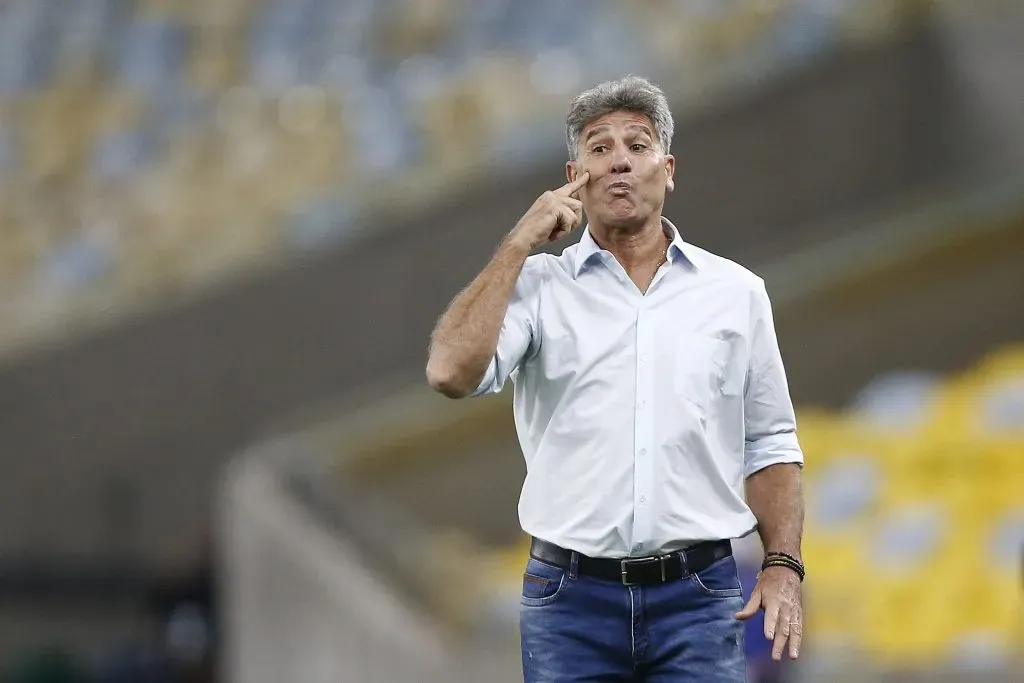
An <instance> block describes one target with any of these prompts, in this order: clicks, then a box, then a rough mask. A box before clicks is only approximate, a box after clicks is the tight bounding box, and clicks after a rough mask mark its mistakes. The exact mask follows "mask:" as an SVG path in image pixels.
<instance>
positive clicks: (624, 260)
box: [590, 216, 669, 272]
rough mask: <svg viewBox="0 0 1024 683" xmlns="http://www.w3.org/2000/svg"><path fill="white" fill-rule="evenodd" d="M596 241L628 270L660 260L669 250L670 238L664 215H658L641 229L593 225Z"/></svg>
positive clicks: (592, 231)
mask: <svg viewBox="0 0 1024 683" xmlns="http://www.w3.org/2000/svg"><path fill="white" fill-rule="evenodd" d="M590 233H591V235H592V236H593V237H594V241H595V242H597V244H598V246H600V247H601V248H602V249H606V250H607V251H609V252H611V254H612V255H613V256H614V257H615V260H617V261H618V262H619V263H620V264H621V265H622V267H623V268H624V269H625V270H626V272H630V271H631V270H632V269H634V268H643V267H644V266H649V265H651V264H653V263H660V262H661V261H662V259H663V258H664V257H665V252H666V251H667V250H668V244H669V239H668V237H666V235H665V230H664V228H663V227H662V224H661V216H654V217H652V219H651V220H649V221H648V222H647V223H645V224H644V225H643V227H641V228H639V229H619V228H608V227H605V226H602V225H593V224H591V226H590Z"/></svg>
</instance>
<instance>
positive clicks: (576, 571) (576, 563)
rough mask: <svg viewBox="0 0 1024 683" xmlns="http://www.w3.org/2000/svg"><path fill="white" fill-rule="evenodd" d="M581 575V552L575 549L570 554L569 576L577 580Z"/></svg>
mask: <svg viewBox="0 0 1024 683" xmlns="http://www.w3.org/2000/svg"><path fill="white" fill-rule="evenodd" d="M579 575H580V554H579V553H578V552H576V551H575V550H573V551H572V554H571V555H570V556H569V578H570V579H573V580H576V579H577V578H579Z"/></svg>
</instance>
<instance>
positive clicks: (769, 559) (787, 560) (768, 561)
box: [761, 553, 806, 582]
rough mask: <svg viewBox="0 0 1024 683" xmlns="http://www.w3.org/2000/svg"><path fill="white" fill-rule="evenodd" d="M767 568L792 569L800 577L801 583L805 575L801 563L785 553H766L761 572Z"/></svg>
mask: <svg viewBox="0 0 1024 683" xmlns="http://www.w3.org/2000/svg"><path fill="white" fill-rule="evenodd" d="M768 567H786V568H788V569H792V570H793V571H794V572H796V575H797V576H799V577H800V581H801V582H803V580H804V575H805V573H806V571H805V569H804V564H803V562H801V561H800V560H798V559H796V558H795V557H793V556H792V555H787V554H786V553H768V554H767V555H766V556H765V558H764V562H762V563H761V571H762V572H763V571H764V570H765V569H767V568H768Z"/></svg>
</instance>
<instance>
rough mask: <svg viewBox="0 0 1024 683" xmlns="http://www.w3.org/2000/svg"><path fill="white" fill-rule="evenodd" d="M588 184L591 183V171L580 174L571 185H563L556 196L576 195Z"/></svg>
mask: <svg viewBox="0 0 1024 683" xmlns="http://www.w3.org/2000/svg"><path fill="white" fill-rule="evenodd" d="M588 182H590V171H584V172H583V173H580V174H579V175H578V176H576V180H574V181H572V182H571V183H566V184H565V185H562V186H561V187H560V188H558V189H557V190H555V194H560V195H562V196H565V197H568V196H569V195H571V194H574V193H576V192H578V191H579V190H581V189H583V187H584V186H585V185H586V184H587V183H588Z"/></svg>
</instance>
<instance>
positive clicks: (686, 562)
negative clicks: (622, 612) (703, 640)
mask: <svg viewBox="0 0 1024 683" xmlns="http://www.w3.org/2000/svg"><path fill="white" fill-rule="evenodd" d="M730 555H732V543H731V542H729V541H706V542H704V543H698V544H697V545H692V546H690V547H689V548H686V549H685V550H680V551H679V552H675V553H671V554H668V555H659V556H657V557H629V558H624V559H621V560H616V559H610V558H605V557H587V556H586V555H580V556H579V561H578V564H577V571H578V572H579V575H580V576H592V577H594V578H597V579H605V580H606V581H618V582H621V583H623V584H624V585H627V586H633V585H643V584H652V583H664V582H666V581H678V580H679V579H681V578H683V577H685V576H689V575H690V574H696V573H698V572H701V571H703V570H705V569H707V568H708V567H710V566H711V565H713V564H714V563H715V562H718V561H719V560H722V559H725V558H726V557H729V556H730ZM530 557H532V558H533V559H535V560H540V561H541V562H544V563H546V564H550V565H552V566H554V567H560V568H562V569H568V568H569V566H570V564H572V551H571V550H566V549H565V548H562V547H561V546H557V545H555V544H554V543H548V542H547V541H542V540H540V539H539V538H535V539H533V542H532V543H531V544H530Z"/></svg>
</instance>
